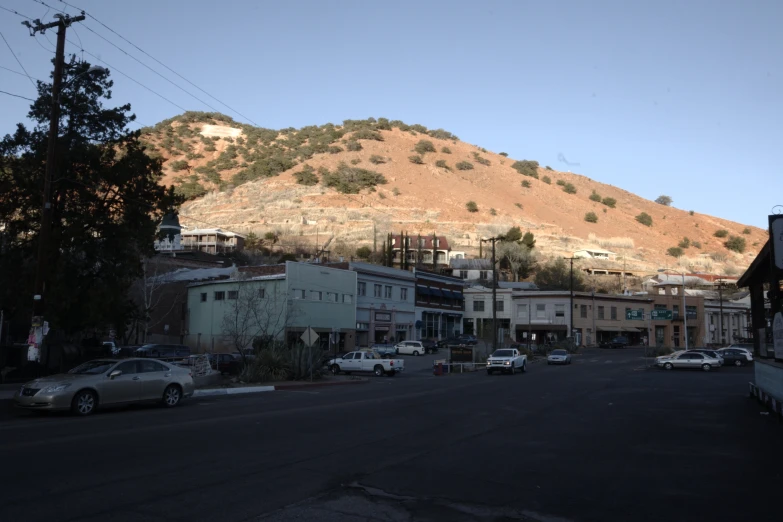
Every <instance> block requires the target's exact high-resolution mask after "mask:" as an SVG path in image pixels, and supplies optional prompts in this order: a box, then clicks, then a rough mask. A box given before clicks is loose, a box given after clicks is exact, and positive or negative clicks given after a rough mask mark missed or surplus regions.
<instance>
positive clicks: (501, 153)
mask: <svg viewBox="0 0 783 522" xmlns="http://www.w3.org/2000/svg"><path fill="white" fill-rule="evenodd" d="M498 154H500V155H501V156H503V157H504V158H507V157H508V152H499V153H498Z"/></svg>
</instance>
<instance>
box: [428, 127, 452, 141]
mask: <svg viewBox="0 0 783 522" xmlns="http://www.w3.org/2000/svg"><path fill="white" fill-rule="evenodd" d="M427 134H429V135H430V136H432V137H433V138H435V139H438V140H458V139H459V138H457V137H456V136H455V135H454V134H452V133H450V132H449V131H447V130H443V129H435V130H431V131H428V132H427Z"/></svg>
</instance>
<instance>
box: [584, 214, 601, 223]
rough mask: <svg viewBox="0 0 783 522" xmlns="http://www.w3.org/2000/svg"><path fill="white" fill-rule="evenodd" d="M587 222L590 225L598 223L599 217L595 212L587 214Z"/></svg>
mask: <svg viewBox="0 0 783 522" xmlns="http://www.w3.org/2000/svg"><path fill="white" fill-rule="evenodd" d="M585 221H587V222H588V223H598V216H597V215H596V213H595V212H588V213H587V214H585Z"/></svg>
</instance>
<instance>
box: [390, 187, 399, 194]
mask: <svg viewBox="0 0 783 522" xmlns="http://www.w3.org/2000/svg"><path fill="white" fill-rule="evenodd" d="M392 194H394V195H395V196H399V195H400V189H398V188H397V187H394V188H393V189H392Z"/></svg>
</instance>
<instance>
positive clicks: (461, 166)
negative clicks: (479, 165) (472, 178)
mask: <svg viewBox="0 0 783 522" xmlns="http://www.w3.org/2000/svg"><path fill="white" fill-rule="evenodd" d="M456 167H457V170H473V164H472V163H471V162H469V161H460V162H459V163H457V165H456Z"/></svg>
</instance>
